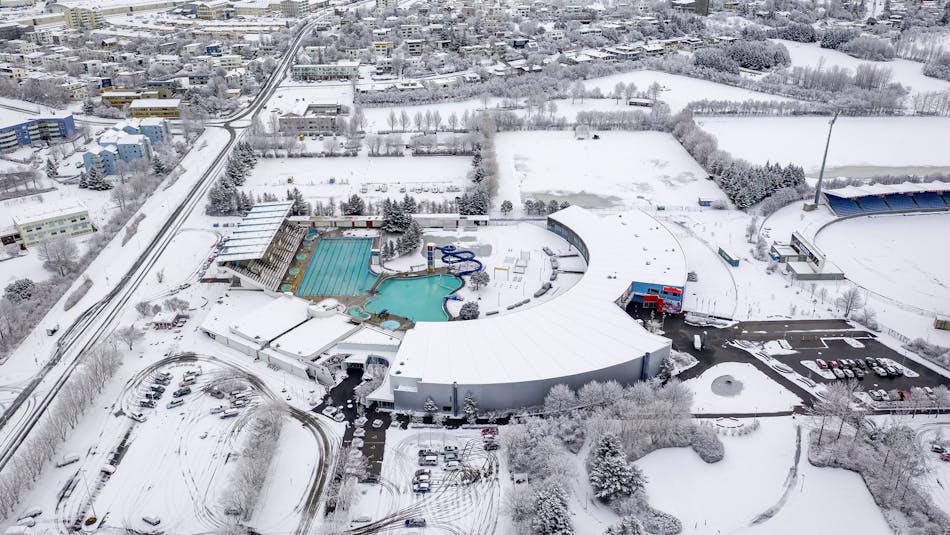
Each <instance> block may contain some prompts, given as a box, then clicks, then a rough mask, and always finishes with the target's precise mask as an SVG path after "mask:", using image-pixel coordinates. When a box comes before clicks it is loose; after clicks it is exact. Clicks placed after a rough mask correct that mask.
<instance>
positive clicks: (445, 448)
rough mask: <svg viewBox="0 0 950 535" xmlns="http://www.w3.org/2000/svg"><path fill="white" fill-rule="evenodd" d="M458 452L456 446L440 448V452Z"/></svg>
mask: <svg viewBox="0 0 950 535" xmlns="http://www.w3.org/2000/svg"><path fill="white" fill-rule="evenodd" d="M458 452H459V447H458V446H446V447H444V448H442V453H446V454H448V453H458Z"/></svg>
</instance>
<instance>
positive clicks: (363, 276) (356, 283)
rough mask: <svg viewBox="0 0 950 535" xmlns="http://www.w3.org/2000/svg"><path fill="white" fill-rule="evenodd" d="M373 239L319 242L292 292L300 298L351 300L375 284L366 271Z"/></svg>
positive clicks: (328, 239) (323, 240)
mask: <svg viewBox="0 0 950 535" xmlns="http://www.w3.org/2000/svg"><path fill="white" fill-rule="evenodd" d="M372 249H373V238H323V239H321V240H320V241H318V242H317V248H316V250H314V252H313V256H312V257H311V258H310V262H309V263H308V264H307V271H305V272H304V274H303V277H302V278H301V279H300V283H299V284H298V285H297V291H296V292H295V293H296V294H297V295H298V296H301V297H310V296H329V295H339V296H355V295H362V294H364V293H366V292H367V291H368V290H369V288H370V287H372V285H373V283H374V282H375V280H376V277H375V275H373V274H371V273H370V271H369V260H370V255H371V254H372Z"/></svg>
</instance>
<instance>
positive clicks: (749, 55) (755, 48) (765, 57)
mask: <svg viewBox="0 0 950 535" xmlns="http://www.w3.org/2000/svg"><path fill="white" fill-rule="evenodd" d="M693 61H694V63H695V64H696V65H699V66H702V67H710V68H713V69H716V70H720V71H723V72H728V73H733V74H738V73H739V69H740V68H742V69H752V70H754V71H764V70H768V69H771V68H773V67H781V66H785V65H788V64H790V63H791V57H790V56H789V55H788V50H787V49H786V48H785V46H784V45H782V44H779V43H773V42H771V41H745V40H740V41H733V42H732V43H730V44H728V45H726V46H723V47H717V48H712V47H710V48H701V49H699V50H697V51H696V52H695V53H694V54H693Z"/></svg>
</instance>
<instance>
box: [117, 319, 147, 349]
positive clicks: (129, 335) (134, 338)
mask: <svg viewBox="0 0 950 535" xmlns="http://www.w3.org/2000/svg"><path fill="white" fill-rule="evenodd" d="M115 336H116V339H118V340H119V341H120V342H122V343H125V344H128V345H129V351H131V350H132V346H133V345H135V342H138V341H139V340H141V339H142V338H144V337H145V334H144V333H143V332H142V331H140V330H138V329H136V328H135V325H129V326H128V327H121V328H119V329H117V330H116V331H115Z"/></svg>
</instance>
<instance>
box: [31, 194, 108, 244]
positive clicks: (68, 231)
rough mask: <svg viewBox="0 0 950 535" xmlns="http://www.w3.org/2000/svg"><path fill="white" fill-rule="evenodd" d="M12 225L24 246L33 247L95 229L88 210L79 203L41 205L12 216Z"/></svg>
mask: <svg viewBox="0 0 950 535" xmlns="http://www.w3.org/2000/svg"><path fill="white" fill-rule="evenodd" d="M13 225H14V226H15V227H16V229H17V232H19V234H20V240H21V241H22V243H23V244H24V245H33V244H36V243H39V242H42V241H46V240H49V239H52V238H57V237H60V236H70V237H71V236H79V235H81V234H87V233H89V232H94V231H95V230H96V227H95V226H94V225H93V224H92V219H91V218H90V217H89V210H88V209H87V208H86V207H85V205H83V204H82V203H79V202H75V203H73V202H70V203H65V204H60V205H58V206H57V205H53V206H51V205H49V204H46V203H44V204H42V205H40V206H37V207H35V208H33V209H30V210H24V211H22V212H21V213H19V214H15V215H14V216H13Z"/></svg>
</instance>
